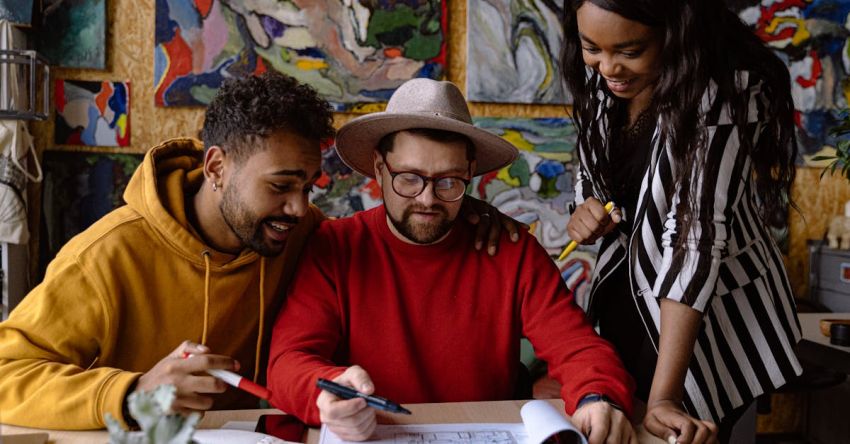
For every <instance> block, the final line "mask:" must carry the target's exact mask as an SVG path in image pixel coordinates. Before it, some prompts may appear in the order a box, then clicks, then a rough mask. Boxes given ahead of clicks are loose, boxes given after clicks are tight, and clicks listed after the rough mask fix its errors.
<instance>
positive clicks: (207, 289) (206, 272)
mask: <svg viewBox="0 0 850 444" xmlns="http://www.w3.org/2000/svg"><path fill="white" fill-rule="evenodd" d="M202 254H203V256H204V265H205V268H204V329H203V332H202V333H201V344H202V345H207V326H209V322H210V252H209V251H206V250H205V251H204V252H203V253H202ZM265 292H266V258H264V257H261V258H260V325H259V329H258V331H257V347H256V351H255V352H254V382H257V378H259V376H260V353H261V352H262V348H263V330H264V329H265V318H266V304H265V300H266V298H265Z"/></svg>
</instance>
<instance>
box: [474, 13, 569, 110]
mask: <svg viewBox="0 0 850 444" xmlns="http://www.w3.org/2000/svg"><path fill="white" fill-rule="evenodd" d="M467 4H468V12H467V29H468V30H469V32H468V34H467V35H468V44H467V48H468V55H467V60H468V64H467V71H466V72H467V81H466V84H467V89H468V91H467V94H468V96H469V100H471V101H478V102H508V103H552V104H562V103H566V102H567V93H566V91H565V88H564V86H563V84H562V80H561V79H562V76H561V70H560V66H559V65H560V59H561V55H560V53H561V46H562V41H563V35H564V32H563V25H562V16H563V10H564V1H563V0H554V1H548V2H536V1H530V0H520V1H511V0H469V2H468V3H467Z"/></svg>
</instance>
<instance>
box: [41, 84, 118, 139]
mask: <svg viewBox="0 0 850 444" xmlns="http://www.w3.org/2000/svg"><path fill="white" fill-rule="evenodd" d="M54 95H55V97H56V125H55V127H54V128H55V129H54V134H55V137H54V142H55V143H57V144H62V145H87V146H128V145H130V83H129V82H106V81H104V82H85V81H75V80H62V79H57V80H56V90H55V93H54Z"/></svg>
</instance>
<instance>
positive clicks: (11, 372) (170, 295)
mask: <svg viewBox="0 0 850 444" xmlns="http://www.w3.org/2000/svg"><path fill="white" fill-rule="evenodd" d="M332 134H333V127H332V114H331V110H330V108H329V106H328V104H327V102H325V101H324V100H322V99H321V98H319V97H318V96H317V94H316V92H315V91H313V90H312V89H311V88H309V87H306V86H303V85H299V84H298V83H297V82H296V81H295V80H293V79H291V78H289V77H286V76H283V75H280V74H264V75H262V76H260V77H248V78H244V79H240V80H235V81H230V82H228V83H226V84H225V86H224V87H223V88H221V90H220V91H219V93H218V95H217V96H216V97H215V99H214V100H213V102H212V104H211V105H210V106H209V108H208V109H207V112H206V116H205V120H204V127H203V131H202V137H203V139H204V146H203V147H202V146H201V144H200V142H198V141H197V140H194V139H173V140H170V141H167V142H165V143H163V144H162V145H159V146H157V147H155V148H153V149H151V150H150V151H149V152H148V153H147V155H146V156H145V159H144V162H143V164H142V165H141V166H140V167H139V169H138V170H137V171H136V172H135V174H134V175H133V177H132V179H131V180H130V183H129V184H128V186H127V189H126V191H125V193H124V199H125V201H126V202H127V205H126V206H124V207H121V208H119V209H117V210H115V211H113V212H111V213H109V214H108V215H106V216H105V217H103V218H102V219H101V220H99V221H98V222H96V223H95V224H94V225H92V226H91V227H89V228H88V229H87V230H86V231H84V232H83V233H81V234H80V235H78V236H76V237H75V238H73V239H72V240H71V241H70V242H68V244H67V245H66V246H65V247H64V248H63V249H62V250H61V251H60V252H59V254H58V255H57V256H56V258H55V259H54V260H53V262H52V263H51V264H50V266H49V267H48V269H47V275H46V276H45V279H44V281H43V282H42V283H41V284H40V285H39V286H38V287H36V288H35V289H33V291H32V292H31V293H30V294H29V295H28V296H27V297H26V298H25V299H24V301H23V302H22V303H21V305H20V306H19V307H18V308H17V309H15V310H14V312H13V313H12V315H11V316H10V318H9V319H8V320H7V321H5V322H3V323H0V423H7V424H16V425H23V426H30V427H42V428H57V429H96V428H102V427H104V426H105V422H104V415H105V414H106V413H110V414H111V415H112V416H113V417H115V418H118V419H119V420H122V421H129V420H130V419H131V418H129V417H128V416H126V415H125V411H126V406H125V397H126V395H127V394H128V393H130V392H132V390H134V389H135V388H140V389H149V388H153V387H155V386H156V385H159V384H161V383H170V384H174V385H175V386H176V387H177V396H178V398H177V401H176V404H175V407H176V409H177V410H182V411H190V410H201V411H202V410H208V409H210V408H222V409H227V408H246V407H256V406H257V399H256V398H252V397H251V395H247V394H245V393H243V392H241V391H239V390H236V389H233V388H230V387H226V386H225V385H224V384H223V383H222V382H221V381H219V380H217V379H214V378H213V377H211V376H207V375H205V374H204V373H203V370H205V369H209V368H223V369H228V370H232V371H236V372H238V373H240V374H241V375H242V376H244V377H247V378H250V379H253V380H255V381H258V380H259V381H258V382H260V383H262V382H263V379H265V372H261V371H260V369H264V368H265V365H266V364H265V362H260V361H261V359H260V357H261V356H262V357H265V356H266V352H265V350H266V348H267V347H266V346H267V344H264V343H263V338H264V336H265V335H266V334H267V331H268V327H269V325H270V324H271V321H272V320H273V319H274V315H275V314H276V311H277V308H278V305H279V304H278V303H279V295H280V294H281V293H282V290H283V289H284V287H285V286H286V285H287V283H288V282H289V280H290V278H291V276H292V273H293V269H294V266H295V263H296V259H297V256H298V254H299V252H300V251H301V249H302V246H303V244H304V241H305V239H306V237H307V234H309V233H310V232H311V231H312V229H313V228H314V227H315V225H316V224H317V223H318V222H319V221H320V220H321V219H322V215H321V213H320V212H319V211H318V210H317V209H315V208H314V207H310V206H309V203H308V201H307V196H308V192H309V191H310V189H311V188H312V184H313V182H314V181H315V180H316V179H317V178H318V177H319V174H320V167H321V153H320V141H321V140H323V139H325V138H328V137H331V136H332ZM187 339H188V341H187ZM189 341H191V342H189ZM184 352H188V353H193V354H195V355H197V356H194V357H192V358H191V359H182V355H183V353H184ZM262 361H264V359H262Z"/></svg>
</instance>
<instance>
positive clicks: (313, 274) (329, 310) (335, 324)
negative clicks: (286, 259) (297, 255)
mask: <svg viewBox="0 0 850 444" xmlns="http://www.w3.org/2000/svg"><path fill="white" fill-rule="evenodd" d="M319 237H320V236H318V235H314V236H313V237H312V238H311V239H310V244H309V245H308V246H307V248H305V250H304V252H303V254H302V257H301V261H300V263H299V265H298V268H297V271H296V278H295V280H294V281H293V283H292V285H291V286H290V287H289V291H288V292H287V296H286V301H285V302H284V305H283V308H282V310H281V312H280V314H279V315H278V318H277V320H276V321H275V325H274V327H273V330H272V339H271V348H270V356H269V367H268V375H267V381H268V386H269V389H270V390H271V392H272V399H271V403H272V405H274V406H275V407H277V408H279V409H281V410H283V411H285V412H288V413H291V414H294V415H295V416H297V417H298V418H299V419H301V421H303V422H305V423H306V424H308V425H311V426H317V425H319V424H320V423H321V421H320V419H319V410H318V408H317V407H316V398H317V397H318V396H319V393H320V390H319V389H318V388H316V381H317V379H318V378H326V379H333V378H335V377H336V376H338V375H339V374H340V373H342V372H343V371H344V370H345V367H339V366H337V365H336V364H334V363H333V361H332V358H333V356H334V353H335V352H336V351H337V347H338V345H339V343H340V341H341V338H342V331H343V326H342V318H341V313H340V309H339V304H338V301H337V297H336V288H335V287H336V286H335V285H334V280H333V279H332V275H331V274H330V271H329V269H330V268H331V267H330V266H329V264H328V263H327V261H330V260H332V258H333V257H334V255H333V254H331V253H330V251H329V248H327V247H326V243H325V242H322V241H321V239H319Z"/></svg>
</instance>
